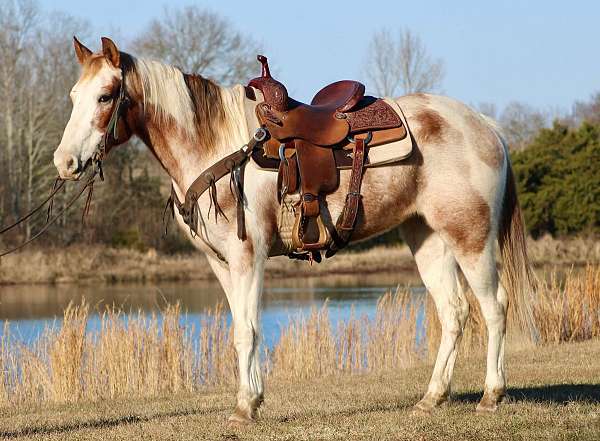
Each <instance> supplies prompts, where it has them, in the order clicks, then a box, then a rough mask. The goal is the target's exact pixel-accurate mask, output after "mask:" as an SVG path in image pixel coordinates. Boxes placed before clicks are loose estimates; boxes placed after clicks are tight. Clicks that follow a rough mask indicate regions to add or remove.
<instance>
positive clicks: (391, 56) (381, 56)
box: [365, 29, 444, 96]
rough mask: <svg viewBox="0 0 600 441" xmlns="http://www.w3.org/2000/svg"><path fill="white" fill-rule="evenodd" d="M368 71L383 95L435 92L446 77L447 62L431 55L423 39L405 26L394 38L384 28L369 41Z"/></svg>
mask: <svg viewBox="0 0 600 441" xmlns="http://www.w3.org/2000/svg"><path fill="white" fill-rule="evenodd" d="M365 69H366V71H365V74H366V76H367V77H368V79H369V80H370V81H371V82H372V83H373V85H374V88H375V91H376V92H377V93H378V94H380V95H384V96H395V95H398V94H400V93H404V94H409V93H416V92H432V91H436V90H438V89H439V88H440V87H441V85H442V81H443V79H444V63H443V61H442V60H441V59H433V58H431V56H430V55H429V54H428V52H427V49H426V48H425V44H424V43H423V41H422V40H421V38H420V37H419V36H418V35H416V34H414V33H413V32H411V31H410V30H408V29H406V30H403V31H399V32H398V34H397V36H396V37H394V36H393V35H392V33H391V32H390V31H389V30H387V29H384V30H382V31H379V32H377V33H375V34H374V35H373V37H372V39H371V42H370V44H369V48H368V53H367V59H366V63H365Z"/></svg>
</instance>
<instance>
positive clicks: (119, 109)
mask: <svg viewBox="0 0 600 441" xmlns="http://www.w3.org/2000/svg"><path fill="white" fill-rule="evenodd" d="M121 78H122V80H121V85H120V86H119V95H118V97H117V101H116V102H115V107H114V109H113V112H112V114H111V116H110V120H109V121H108V125H107V127H106V132H104V135H103V136H102V139H101V140H100V142H99V143H98V145H97V146H96V150H95V151H94V153H93V154H92V157H91V158H90V159H89V160H88V161H87V162H86V163H85V165H84V166H83V170H82V172H85V171H86V169H87V168H88V167H89V166H90V165H92V173H91V175H90V177H89V178H88V180H87V181H86V183H85V184H84V185H83V186H82V187H81V189H80V190H79V192H77V194H76V195H75V196H73V197H72V198H71V199H70V200H69V202H68V203H67V205H65V206H64V207H63V208H62V210H60V211H59V212H58V214H57V215H56V216H54V217H52V207H53V205H54V197H55V196H56V195H57V194H58V192H59V191H60V190H61V189H62V188H63V187H64V185H65V182H66V181H65V180H63V179H61V178H60V177H58V178H56V181H55V182H54V185H53V188H52V191H51V192H50V195H49V196H48V197H47V198H46V199H44V201H42V202H41V203H40V204H39V205H38V206H36V207H35V208H34V209H32V210H31V211H30V212H29V213H27V214H26V215H24V216H22V217H21V218H19V219H17V220H16V221H15V222H13V223H12V224H10V225H8V226H6V227H4V228H2V229H0V235H2V234H4V233H6V232H8V231H10V230H12V229H14V228H15V227H17V226H18V225H20V224H22V223H23V222H25V221H26V220H27V219H29V218H30V217H31V216H33V215H34V214H35V213H37V212H38V211H39V210H41V209H42V208H43V207H44V206H45V205H47V204H48V212H47V216H46V223H45V224H44V226H43V227H42V228H41V229H40V231H38V232H37V233H36V234H35V235H33V236H32V237H31V238H29V239H28V240H26V241H25V242H23V243H21V244H19V245H18V246H15V247H13V248H10V249H8V250H5V251H3V252H1V253H0V257H3V256H6V255H7V254H11V253H13V252H15V251H18V250H20V249H21V248H23V247H25V246H26V245H28V244H30V243H31V242H33V241H34V240H36V239H37V238H38V237H40V236H41V235H42V234H44V233H45V232H46V231H47V230H48V228H50V226H51V225H52V224H54V223H55V222H56V221H57V220H58V218H59V217H60V216H62V215H63V214H64V213H65V212H66V211H67V210H69V209H70V208H71V207H72V206H73V204H75V202H76V201H77V200H78V199H79V198H80V197H81V195H82V194H83V193H85V191H86V190H87V191H88V195H87V198H86V201H85V205H84V208H83V214H82V217H81V221H82V222H83V220H84V219H85V216H86V215H87V214H88V213H89V210H90V205H91V202H92V195H93V190H94V182H95V179H96V176H99V177H100V180H101V181H104V172H103V171H102V161H103V160H104V158H105V157H106V153H107V146H108V145H109V142H112V144H113V145H114V144H116V143H117V142H118V123H119V118H120V117H121V116H122V114H123V112H124V111H125V110H126V108H127V107H128V106H129V103H130V100H129V97H128V96H127V94H126V92H125V71H124V70H123V67H121Z"/></svg>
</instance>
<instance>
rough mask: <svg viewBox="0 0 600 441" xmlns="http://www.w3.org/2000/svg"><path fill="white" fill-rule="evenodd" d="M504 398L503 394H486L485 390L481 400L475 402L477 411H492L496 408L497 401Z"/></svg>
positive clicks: (499, 401)
mask: <svg viewBox="0 0 600 441" xmlns="http://www.w3.org/2000/svg"><path fill="white" fill-rule="evenodd" d="M504 400H505V397H504V395H497V394H488V393H487V392H486V393H484V394H483V397H482V398H481V401H480V402H479V404H477V409H476V412H477V413H493V412H496V411H497V410H498V403H501V402H503V401H504Z"/></svg>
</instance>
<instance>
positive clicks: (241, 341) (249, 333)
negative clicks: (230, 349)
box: [233, 321, 258, 351]
mask: <svg viewBox="0 0 600 441" xmlns="http://www.w3.org/2000/svg"><path fill="white" fill-rule="evenodd" d="M257 339H258V334H257V332H256V330H255V328H254V326H253V325H252V323H251V322H249V321H248V322H241V323H235V324H234V326H233V345H234V346H235V348H236V350H238V351H240V350H243V349H245V348H248V347H254V345H255V344H256V341H257Z"/></svg>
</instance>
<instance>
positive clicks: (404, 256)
mask: <svg viewBox="0 0 600 441" xmlns="http://www.w3.org/2000/svg"><path fill="white" fill-rule="evenodd" d="M528 251H529V254H530V259H531V262H532V265H533V267H534V268H536V269H540V268H542V269H543V268H546V267H553V266H554V267H556V266H573V267H583V266H585V265H587V264H590V263H599V262H600V240H597V239H594V238H570V239H560V240H559V239H553V238H549V237H545V238H542V239H539V240H536V241H534V240H531V239H530V240H529V241H528ZM376 274H382V275H383V274H388V275H392V274H393V275H400V276H408V277H417V278H418V272H417V267H416V265H415V263H414V260H413V257H412V254H411V253H410V250H409V249H408V247H407V246H405V245H399V246H393V247H375V248H372V249H369V250H364V251H347V252H344V253H339V254H338V255H336V256H335V258H333V259H329V260H326V259H325V260H324V261H323V262H321V263H318V264H317V263H315V264H313V265H310V264H309V263H308V262H305V261H294V260H291V259H288V258H286V257H285V256H278V257H276V258H271V259H268V260H267V264H266V270H265V279H266V280H277V279H290V278H291V279H294V278H306V277H309V278H321V277H333V276H336V277H344V276H357V275H360V276H367V275H376ZM202 280H206V281H214V280H216V278H215V276H214V274H213V272H212V269H211V268H210V266H209V265H208V264H207V261H206V258H205V257H204V255H203V254H202V253H200V252H197V253H193V254H189V255H161V254H158V253H157V252H156V251H155V250H149V251H146V252H141V251H136V250H130V249H119V248H110V247H106V246H100V245H94V246H73V247H67V248H60V249H59V248H45V249H35V248H33V249H27V250H24V251H22V252H21V253H19V254H15V255H12V256H7V257H4V258H3V259H2V260H1V261H0V286H6V285H61V284H82V285H87V284H95V283H102V284H107V285H110V284H117V283H119V284H120V283H156V282H191V281H202Z"/></svg>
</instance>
